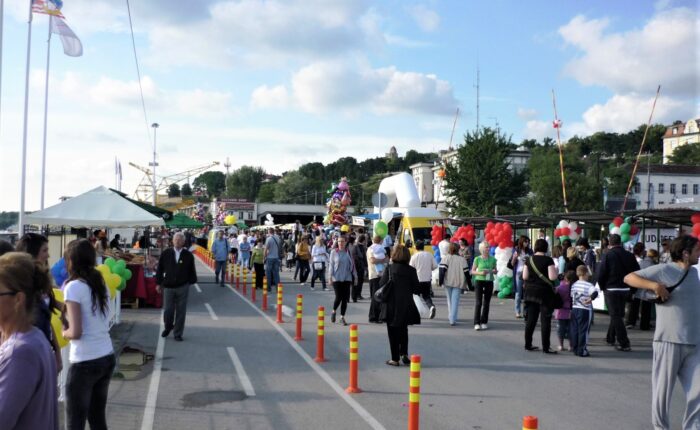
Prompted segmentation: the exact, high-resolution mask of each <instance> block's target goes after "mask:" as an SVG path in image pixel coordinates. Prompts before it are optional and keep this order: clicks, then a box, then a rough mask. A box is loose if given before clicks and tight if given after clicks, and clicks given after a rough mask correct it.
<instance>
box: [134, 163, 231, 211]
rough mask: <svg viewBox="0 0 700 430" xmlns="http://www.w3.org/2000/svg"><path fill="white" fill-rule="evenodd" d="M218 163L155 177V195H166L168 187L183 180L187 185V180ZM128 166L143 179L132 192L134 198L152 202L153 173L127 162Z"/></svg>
mask: <svg viewBox="0 0 700 430" xmlns="http://www.w3.org/2000/svg"><path fill="white" fill-rule="evenodd" d="M219 164H220V163H219V162H218V161H213V162H211V163H209V164H206V165H204V166H199V167H195V168H192V169H189V170H185V171H184V172H180V173H175V174H173V175H167V176H160V175H156V181H160V182H158V185H157V186H156V195H158V193H159V192H163V191H165V193H166V194H167V190H168V188H170V185H172V184H176V183H178V182H182V181H184V180H187V182H188V183H189V179H190V177H192V176H195V175H198V174H200V173H202V172H205V171H207V170H209V169H211V168H212V167H214V166H218V165H219ZM129 165H130V166H131V167H133V168H135V169H138V170H140V171H141V172H143V178H141V182H139V184H138V185H137V186H136V190H135V191H134V198H135V199H136V200H140V201H142V202H150V201H152V200H153V172H152V171H151V169H149V168H147V167H143V166H139V165H138V164H135V163H132V162H129Z"/></svg>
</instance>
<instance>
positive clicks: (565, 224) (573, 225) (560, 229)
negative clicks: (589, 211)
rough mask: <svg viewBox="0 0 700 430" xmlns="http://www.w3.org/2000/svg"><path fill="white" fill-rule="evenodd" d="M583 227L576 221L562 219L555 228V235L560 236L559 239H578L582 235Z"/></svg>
mask: <svg viewBox="0 0 700 430" xmlns="http://www.w3.org/2000/svg"><path fill="white" fill-rule="evenodd" d="M582 231H583V229H582V228H581V227H580V226H579V225H578V223H577V222H576V221H571V222H569V221H566V220H561V221H559V224H557V228H555V229H554V237H557V238H559V241H560V242H561V241H564V240H567V239H569V240H576V239H578V237H579V236H580V235H581V232H582Z"/></svg>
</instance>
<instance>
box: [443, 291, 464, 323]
mask: <svg viewBox="0 0 700 430" xmlns="http://www.w3.org/2000/svg"><path fill="white" fill-rule="evenodd" d="M445 292H446V293H447V294H446V297H447V310H448V312H449V315H448V319H449V320H450V324H456V323H457V311H458V310H459V296H460V294H461V293H462V289H461V288H454V287H445Z"/></svg>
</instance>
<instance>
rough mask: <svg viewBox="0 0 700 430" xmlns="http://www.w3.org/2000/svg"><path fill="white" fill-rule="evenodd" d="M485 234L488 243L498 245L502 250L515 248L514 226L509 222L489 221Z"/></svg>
mask: <svg viewBox="0 0 700 430" xmlns="http://www.w3.org/2000/svg"><path fill="white" fill-rule="evenodd" d="M484 234H485V235H486V241H487V242H488V243H490V244H496V245H498V247H499V248H500V249H506V248H512V247H513V226H511V225H510V224H508V223H507V222H499V223H494V222H493V221H489V222H488V223H486V230H484Z"/></svg>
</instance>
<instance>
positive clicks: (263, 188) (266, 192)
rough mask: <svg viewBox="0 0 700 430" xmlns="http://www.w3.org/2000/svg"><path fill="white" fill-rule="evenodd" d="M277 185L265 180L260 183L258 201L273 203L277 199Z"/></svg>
mask: <svg viewBox="0 0 700 430" xmlns="http://www.w3.org/2000/svg"><path fill="white" fill-rule="evenodd" d="M275 185H276V184H273V183H272V182H265V183H264V184H261V185H260V190H259V191H258V196H257V198H256V201H257V202H258V203H272V202H274V201H275Z"/></svg>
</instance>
